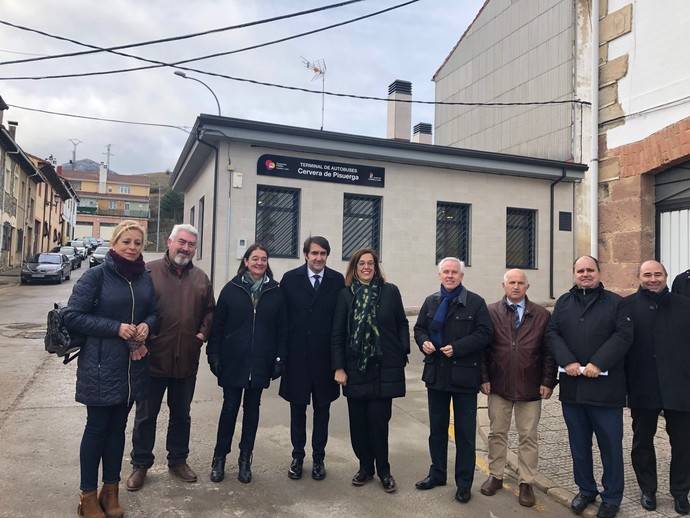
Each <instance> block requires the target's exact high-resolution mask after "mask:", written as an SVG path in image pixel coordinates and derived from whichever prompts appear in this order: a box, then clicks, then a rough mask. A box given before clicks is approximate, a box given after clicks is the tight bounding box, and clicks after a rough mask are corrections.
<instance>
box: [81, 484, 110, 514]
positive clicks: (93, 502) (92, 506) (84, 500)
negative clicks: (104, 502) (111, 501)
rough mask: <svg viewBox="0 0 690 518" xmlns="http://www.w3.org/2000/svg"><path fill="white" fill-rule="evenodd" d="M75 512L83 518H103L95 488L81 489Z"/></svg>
mask: <svg viewBox="0 0 690 518" xmlns="http://www.w3.org/2000/svg"><path fill="white" fill-rule="evenodd" d="M77 514H79V516H84V517H85V518H105V514H104V513H103V509H101V504H99V503H98V496H97V495H96V490H95V489H94V490H93V491H82V492H81V495H79V507H77Z"/></svg>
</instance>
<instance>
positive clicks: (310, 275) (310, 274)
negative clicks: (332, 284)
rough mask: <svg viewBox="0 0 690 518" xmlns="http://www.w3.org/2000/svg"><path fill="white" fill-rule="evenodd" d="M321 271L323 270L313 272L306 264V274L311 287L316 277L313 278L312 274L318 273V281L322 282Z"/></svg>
mask: <svg viewBox="0 0 690 518" xmlns="http://www.w3.org/2000/svg"><path fill="white" fill-rule="evenodd" d="M323 272H324V270H321V271H320V272H318V273H317V272H313V271H312V270H311V268H309V267H308V266H307V275H308V277H309V282H311V287H312V288H313V287H314V283H315V282H316V279H315V278H314V275H318V276H319V282H320V283H322V282H323Z"/></svg>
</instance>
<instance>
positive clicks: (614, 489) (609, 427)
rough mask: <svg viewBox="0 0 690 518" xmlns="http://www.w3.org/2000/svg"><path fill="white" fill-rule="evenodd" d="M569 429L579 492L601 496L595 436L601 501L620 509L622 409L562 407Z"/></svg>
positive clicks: (622, 483)
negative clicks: (598, 467)
mask: <svg viewBox="0 0 690 518" xmlns="http://www.w3.org/2000/svg"><path fill="white" fill-rule="evenodd" d="M562 407H563V418H564V419H565V424H566V426H567V427H568V439H569V441H570V453H571V455H572V457H573V471H574V473H575V483H576V484H577V486H578V487H579V488H580V491H581V492H582V493H583V494H585V495H587V496H592V495H596V494H597V493H599V491H598V490H597V483H596V482H595V481H594V471H593V469H594V468H593V463H592V434H594V435H596V437H597V444H598V445H599V452H600V454H601V463H602V465H603V468H604V474H603V476H602V478H601V483H602V485H603V486H604V490H603V491H602V492H601V499H602V500H603V501H604V502H606V503H607V504H610V505H615V506H620V504H621V500H622V498H623V485H624V482H625V479H624V473H623V409H622V408H612V407H600V406H593V405H579V404H572V403H562Z"/></svg>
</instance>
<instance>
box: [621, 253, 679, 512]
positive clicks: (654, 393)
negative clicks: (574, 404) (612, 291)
mask: <svg viewBox="0 0 690 518" xmlns="http://www.w3.org/2000/svg"><path fill="white" fill-rule="evenodd" d="M639 280H640V288H639V289H638V290H637V293H635V294H634V295H630V296H629V297H627V298H626V299H625V304H626V305H628V307H629V311H630V314H631V316H632V318H633V323H634V325H635V339H634V341H633V345H632V347H631V348H630V351H629V352H628V356H627V359H626V373H627V380H628V406H629V407H630V415H631V417H632V428H633V443H632V451H631V452H630V453H631V457H632V465H633V468H634V469H635V475H636V476H637V482H638V484H639V485H640V490H641V496H640V504H641V505H642V507H644V508H645V509H647V510H649V511H652V510H654V509H656V489H657V476H656V454H655V452H654V435H655V433H656V430H657V419H658V417H659V414H660V413H661V412H662V411H663V413H664V420H665V421H666V432H667V433H668V436H669V438H670V441H671V495H672V496H673V500H674V507H675V509H676V512H677V513H678V514H688V512H689V511H690V505H689V504H688V491H690V298H687V297H683V296H681V295H678V294H676V293H671V292H669V290H668V286H667V285H666V283H667V280H668V274H667V273H666V268H664V266H663V265H662V264H661V263H659V262H657V261H645V262H644V263H642V264H641V265H640V272H639Z"/></svg>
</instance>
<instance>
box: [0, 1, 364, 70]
mask: <svg viewBox="0 0 690 518" xmlns="http://www.w3.org/2000/svg"><path fill="white" fill-rule="evenodd" d="M363 1H364V0H347V1H345V2H339V3H336V4H330V5H325V6H322V7H316V8H314V9H307V10H305V11H298V12H295V13H290V14H284V15H280V16H274V17H272V18H264V19H262V20H256V21H253V22H247V23H241V24H238V25H230V26H227V27H220V28H217V29H209V30H206V31H201V32H195V33H191V34H185V35H181V36H171V37H168V38H160V39H157V40H148V41H141V42H137V43H129V44H126V45H117V46H114V47H107V48H102V47H97V46H95V45H89V44H86V43H82V42H80V41H77V40H74V39H71V38H67V37H64V36H57V35H54V34H50V33H48V32H44V31H41V30H38V29H32V28H30V27H25V26H23V25H19V24H15V23H12V22H8V21H6V20H0V24H2V25H6V26H8V27H12V28H15V29H20V30H23V31H29V32H34V33H37V34H41V35H43V36H48V37H50V38H55V39H59V40H62V41H68V42H70V43H75V44H77V45H81V46H84V47H89V48H91V49H92V50H85V51H81V52H67V53H63V54H53V55H41V54H28V53H27V55H33V56H42V57H38V58H31V59H17V60H13V61H2V62H0V65H15V64H19V63H31V62H34V61H43V60H47V59H58V58H66V57H74V56H84V55H87V54H96V53H100V52H112V53H113V54H118V53H117V52H113V51H116V50H122V49H130V48H134V47H145V46H148V45H155V44H158V43H168V42H171V41H181V40H186V39H190V38H196V37H199V36H206V35H208V34H215V33H219V32H225V31H232V30H236V29H244V28H247V27H253V26H256V25H262V24H266V23H271V22H275V21H280V20H286V19H288V18H295V17H299V16H304V15H307V14H313V13H318V12H321V11H327V10H329V9H335V8H336V7H343V6H346V5H349V4H354V3H357V2H363ZM17 54H22V53H21V52H18V53H17ZM120 55H124V56H128V57H135V56H129V55H127V54H120Z"/></svg>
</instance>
